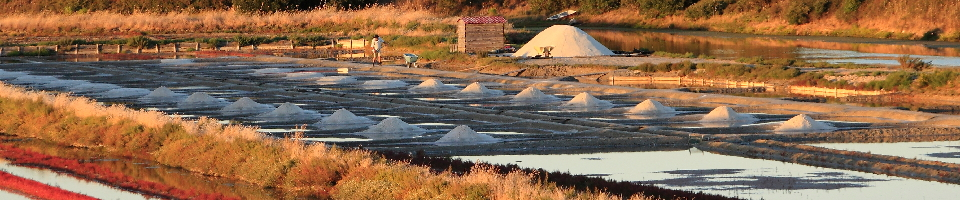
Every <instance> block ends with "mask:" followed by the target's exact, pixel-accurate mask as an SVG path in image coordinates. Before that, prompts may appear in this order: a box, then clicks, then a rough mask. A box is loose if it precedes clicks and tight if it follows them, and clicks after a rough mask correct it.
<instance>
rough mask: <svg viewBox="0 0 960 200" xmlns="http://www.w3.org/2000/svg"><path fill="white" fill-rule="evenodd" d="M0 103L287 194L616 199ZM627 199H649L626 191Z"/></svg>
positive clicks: (83, 138) (191, 128) (90, 106)
mask: <svg viewBox="0 0 960 200" xmlns="http://www.w3.org/2000/svg"><path fill="white" fill-rule="evenodd" d="M0 107H3V108H4V109H5V110H4V111H5V112H4V113H0V116H3V117H5V118H4V119H0V120H2V121H0V131H3V132H5V133H9V134H17V135H24V136H29V137H36V138H38V139H42V140H48V141H53V142H57V143H61V144H67V145H78V146H89V147H105V148H106V149H108V151H112V152H114V153H118V154H121V155H133V156H138V157H141V158H145V159H152V160H155V161H157V162H159V163H163V164H166V165H170V166H174V167H181V168H184V169H186V170H190V171H194V172H199V173H203V174H206V175H213V176H224V177H230V178H236V179H240V180H245V181H248V182H251V183H254V184H257V185H261V186H265V187H277V188H281V189H283V190H284V191H285V193H287V194H291V195H297V196H313V197H319V198H327V197H335V198H340V199H464V198H471V197H484V198H487V199H604V200H606V199H610V200H613V199H622V198H620V197H616V196H613V195H610V194H607V193H604V192H592V191H591V192H582V191H575V190H573V189H568V188H560V187H557V186H555V185H553V184H550V183H542V182H538V181H536V179H535V176H533V175H531V174H525V173H521V172H513V173H509V174H506V175H503V174H498V173H496V172H495V170H493V168H490V167H477V168H475V169H473V171H472V172H471V173H468V174H466V175H454V174H451V173H433V172H431V171H430V169H429V168H427V167H422V166H414V165H410V164H409V163H404V162H391V161H387V160H384V159H381V158H379V157H378V156H375V155H374V154H373V153H371V152H368V151H364V150H344V149H340V148H336V147H330V146H327V145H325V144H323V143H313V144H306V143H304V142H303V141H302V140H301V138H300V137H302V135H301V134H295V135H293V136H291V137H289V138H272V137H266V136H265V135H263V134H262V133H259V132H257V131H256V127H248V126H238V125H227V126H224V125H221V124H219V123H217V120H215V119H211V118H201V119H199V120H196V121H187V120H181V119H179V118H172V117H168V116H166V115H164V114H163V113H160V112H156V111H139V110H131V109H128V108H125V107H123V106H102V105H100V104H97V102H95V101H92V100H90V99H87V98H83V97H74V96H69V95H66V94H52V93H47V92H37V91H28V90H25V89H22V88H18V87H15V86H10V85H6V84H0ZM11 118H16V119H11ZM24 123H29V124H24ZM171 125H173V126H171ZM140 127H146V128H140ZM176 127H179V128H176ZM184 132H185V133H184ZM160 134H163V135H160ZM158 140H159V141H158ZM631 199H651V198H650V197H645V196H642V195H635V196H633V197H631Z"/></svg>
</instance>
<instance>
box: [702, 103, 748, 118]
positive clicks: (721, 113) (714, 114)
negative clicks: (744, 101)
mask: <svg viewBox="0 0 960 200" xmlns="http://www.w3.org/2000/svg"><path fill="white" fill-rule="evenodd" d="M756 120H757V118H756V117H753V115H750V114H741V113H737V111H733V109H732V108H730V107H726V106H720V107H717V108H715V109H713V111H710V113H707V115H704V116H703V118H702V119H700V121H701V122H742V121H756Z"/></svg>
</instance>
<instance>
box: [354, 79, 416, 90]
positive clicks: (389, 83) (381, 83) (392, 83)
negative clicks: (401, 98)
mask: <svg viewBox="0 0 960 200" xmlns="http://www.w3.org/2000/svg"><path fill="white" fill-rule="evenodd" d="M406 86H407V82H403V81H401V80H369V81H364V82H363V84H361V85H360V87H362V88H364V89H387V88H399V87H406Z"/></svg>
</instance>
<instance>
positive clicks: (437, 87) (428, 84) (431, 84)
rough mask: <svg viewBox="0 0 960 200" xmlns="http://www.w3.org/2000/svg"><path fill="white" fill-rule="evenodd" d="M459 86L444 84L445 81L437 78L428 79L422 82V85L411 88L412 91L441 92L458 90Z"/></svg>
mask: <svg viewBox="0 0 960 200" xmlns="http://www.w3.org/2000/svg"><path fill="white" fill-rule="evenodd" d="M456 89H457V87H454V86H449V85H445V84H443V82H440V81H438V80H437V79H432V78H431V79H427V80H425V81H423V82H422V83H420V85H417V86H414V87H413V88H410V91H412V92H441V91H451V90H456Z"/></svg>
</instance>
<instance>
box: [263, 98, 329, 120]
mask: <svg viewBox="0 0 960 200" xmlns="http://www.w3.org/2000/svg"><path fill="white" fill-rule="evenodd" d="M257 117H259V118H262V119H263V120H265V121H299V120H308V119H316V118H318V117H320V114H319V113H317V112H316V111H312V110H304V109H302V108H300V106H297V104H293V103H290V102H287V103H283V104H281V105H280V107H277V109H273V111H270V112H268V113H263V114H260V115H257Z"/></svg>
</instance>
